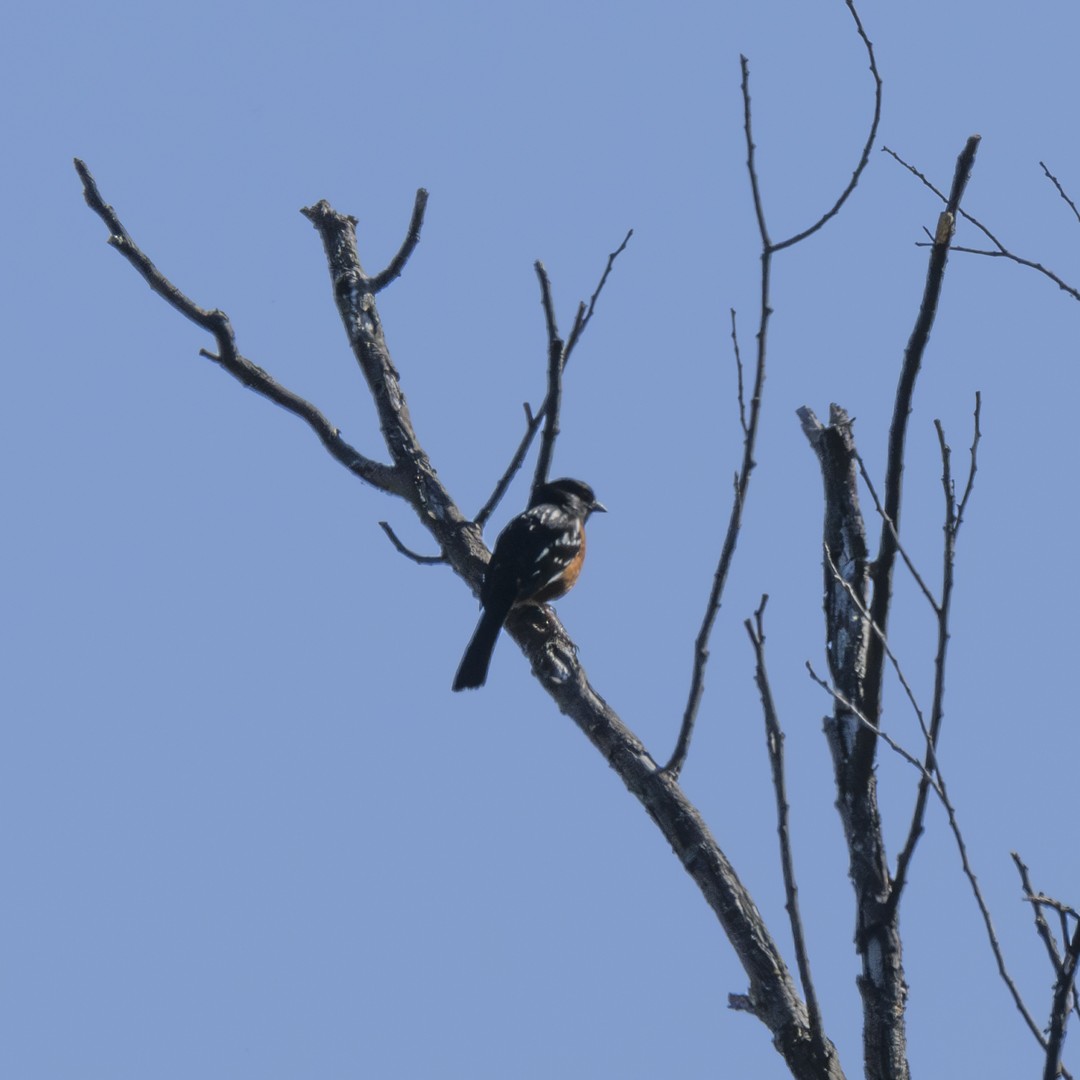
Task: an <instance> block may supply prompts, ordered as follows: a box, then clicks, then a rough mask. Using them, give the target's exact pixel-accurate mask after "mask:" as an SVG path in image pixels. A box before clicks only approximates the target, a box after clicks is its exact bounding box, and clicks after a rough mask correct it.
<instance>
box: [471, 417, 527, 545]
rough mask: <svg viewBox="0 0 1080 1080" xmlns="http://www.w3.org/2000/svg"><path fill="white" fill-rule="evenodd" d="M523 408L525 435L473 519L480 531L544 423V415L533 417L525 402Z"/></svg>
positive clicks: (500, 500) (504, 492)
mask: <svg viewBox="0 0 1080 1080" xmlns="http://www.w3.org/2000/svg"><path fill="white" fill-rule="evenodd" d="M524 407H525V434H524V435H522V437H521V441H520V442H519V443H518V448H517V449H516V450H515V451H514V456H513V457H512V458H511V459H510V464H509V465H508V466H507V468H506V471H505V472H504V473H503V474H502V476H500V477H499V482H498V483H497V484H496V485H495V490H494V491H493V492H492V493H491V494H490V495H489V496H488V499H487V502H485V503H484V505H483V506H482V507H481V508H480V512H479V513H478V514H477V515H476V517H475V518H474V519H473V520H474V521H475V522H476V524H477V525H479V526H480V528H481V529H482V528H483V527H484V526H485V525H486V524H487V520H488V518H489V517H491V515H492V514H493V513H494V511H495V508H496V507H497V506H498V505H499V503H500V502H502V498H503V496H504V495H505V494H506V490H507V488H509V487H510V483H511V481H512V480H513V479H514V477H515V476H516V475H517V472H518V469H520V468H521V465H522V462H523V461H524V460H525V455H526V454H527V453H528V452H529V447H530V446H532V441H533V438H534V437H535V435H536V432H537V431H538V430H539V428H540V425H541V424H542V423H543V422H544V414H543V413H541V414H540V415H538V416H534V415H533V411H532V409H531V408H529V403H528V402H527V401H526V402H524Z"/></svg>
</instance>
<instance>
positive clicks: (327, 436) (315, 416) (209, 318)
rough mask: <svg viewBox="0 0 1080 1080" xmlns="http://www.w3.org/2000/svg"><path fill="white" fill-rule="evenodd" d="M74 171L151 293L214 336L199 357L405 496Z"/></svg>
mask: <svg viewBox="0 0 1080 1080" xmlns="http://www.w3.org/2000/svg"><path fill="white" fill-rule="evenodd" d="M75 171H76V172H77V173H78V174H79V178H80V179H81V180H82V183H83V195H84V197H85V199H86V205H87V206H89V207H90V209H91V210H93V211H94V213H95V214H97V216H98V217H99V218H101V220H102V221H103V222H104V223H105V226H106V228H108V230H109V244H110V245H111V246H112V247H114V248H115V249H116V250H117V251H118V252H119V253H120V254H121V255H123V257H124V258H125V259H127V261H128V262H129V263H131V265H132V266H134V267H135V269H136V270H137V271H138V272H139V273H140V274H141V275H142V277H143V279H144V280H145V281H146V283H147V284H148V285H149V286H150V288H151V289H152V290H153V291H154V292H155V293H156V294H157V295H158V296H160V297H161V298H162V299H163V300H164V301H165V302H166V303H168V304H170V305H172V307H174V308H176V310H177V311H179V312H180V314H181V315H183V316H184V317H185V318H187V319H189V320H190V321H191V322H193V323H195V325H196V326H198V327H201V328H202V329H203V330H205V331H207V333H209V334H212V335H213V336H214V339H215V341H216V342H217V352H216V353H213V352H208V351H206V350H201V351H200V355H201V356H204V357H206V358H207V359H208V360H213V361H214V363H216V364H219V365H220V366H221V367H222V368H224V370H225V371H227V372H228V373H229V374H230V375H232V376H233V378H234V379H237V380H238V381H239V382H241V383H242V384H243V385H244V386H246V387H248V388H249V389H251V390H254V391H255V392H256V393H258V394H261V395H262V396H263V397H265V398H268V399H269V400H270V401H273V402H274V403H275V404H276V405H280V406H281V407H282V408H283V409H286V410H288V411H289V412H291V413H293V414H294V415H295V416H299V417H300V419H301V420H304V421H305V422H306V423H307V424H308V426H309V427H310V428H311V429H312V431H314V432H315V434H316V435H317V436H318V437H319V440H320V441H321V442H322V444H323V446H325V447H326V449H327V451H328V452H329V453H330V455H331V456H332V457H333V458H334V459H335V460H336V461H338V462H339V463H340V464H342V465H344V466H345V468H346V469H348V470H349V471H350V472H351V473H353V474H355V475H356V476H358V477H360V479H362V480H366V481H367V482H368V483H369V484H371V485H373V486H374V487H377V488H378V489H379V490H380V491H386V492H390V493H393V494H401V493H402V492H403V490H404V485H403V483H402V481H401V478H400V477H399V475H398V473H397V471H396V469H394V468H393V467H392V466H390V465H384V464H382V463H380V462H377V461H373V460H372V459H371V458H368V457H366V456H365V455H363V454H361V453H360V451H359V450H357V449H356V448H355V447H352V446H350V445H349V444H348V443H347V442H346V441H345V440H344V439H343V438H342V437H341V431H340V430H339V429H338V428H337V427H336V426H335V425H334V424H332V423H331V422H330V421H329V420H328V419H327V418H326V417H325V416H324V415H323V414H322V413H321V412H320V411H319V410H318V409H317V408H315V406H314V405H312V404H311V402H309V401H305V400H304V399H303V398H302V397H300V396H299V394H295V393H293V392H292V391H291V390H288V389H286V388H285V387H284V386H282V385H281V384H280V383H278V382H276V381H275V380H274V378H273V377H272V376H270V375H269V374H268V373H267V372H266V371H264V370H263V369H262V368H261V367H259V366H258V365H257V364H254V363H252V362H251V361H250V360H249V359H248V358H247V357H246V356H243V355H241V353H240V351H239V349H238V348H237V346H236V337H235V335H234V333H233V328H232V324H231V323H230V321H229V317H228V316H227V315H226V314H225V313H224V312H223V311H218V310H216V309H215V310H213V311H210V310H207V309H206V308H202V307H200V306H199V305H198V304H196V303H195V301H194V300H192V299H190V297H188V296H186V295H185V294H184V293H183V292H181V291H180V290H179V289H178V288H177V287H176V286H175V285H174V284H173V283H172V282H171V281H170V280H169V279H168V278H167V277H166V276H165V275H164V274H163V273H161V271H160V270H158V268H157V267H156V266H155V265H154V264H153V263H152V262H151V261H150V259H149V258H148V257H147V256H146V255H145V254H144V253H143V251H142V249H141V248H139V246H138V245H137V244H136V243H135V241H134V240H132V239H131V235H130V234H129V233H128V231H127V229H125V228H124V226H123V224H122V223H121V221H120V218H119V217H118V216H117V214H116V211H115V210H113V208H112V207H111V206H109V205H108V204H107V203H106V202H105V200H104V199H102V197H101V194H100V192H99V191H98V186H97V182H96V181H95V180H94V177H93V176H92V175H91V173H90V170H89V169H88V168H87V166H86V164H85V162H82V161H80V160H79V159H78V158H76V159H75Z"/></svg>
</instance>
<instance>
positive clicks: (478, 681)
mask: <svg viewBox="0 0 1080 1080" xmlns="http://www.w3.org/2000/svg"><path fill="white" fill-rule="evenodd" d="M505 618H506V614H505V612H499V611H491V610H489V609H487V608H485V609H484V613H483V615H481V616H480V621H479V622H478V623H477V624H476V630H475V631H474V633H473V636H472V640H471V641H470V642H469V645H468V648H466V650H465V655H464V656H463V657H462V658H461V664H460V665H459V666H458V669H457V674H456V675H455V676H454V689H455V690H475V689H476V688H477V687H479V686H483V685H484V680H485V679H487V673H488V665H489V664H490V663H491V654H492V653H493V652H494V651H495V642H496V641H497V640H498V637H499V631H500V630H501V629H502V624H503V619H505Z"/></svg>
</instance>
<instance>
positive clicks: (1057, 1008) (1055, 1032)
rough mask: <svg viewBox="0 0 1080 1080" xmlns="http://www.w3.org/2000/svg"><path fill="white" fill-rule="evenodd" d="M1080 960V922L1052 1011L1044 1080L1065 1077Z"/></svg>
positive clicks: (1065, 960) (1055, 995) (1071, 944)
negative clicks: (1064, 1050) (1063, 1060)
mask: <svg viewBox="0 0 1080 1080" xmlns="http://www.w3.org/2000/svg"><path fill="white" fill-rule="evenodd" d="M1078 960H1080V921H1078V922H1077V923H1076V926H1075V927H1074V929H1073V933H1072V937H1071V938H1070V939H1069V941H1068V946H1067V948H1066V949H1065V956H1064V958H1063V960H1062V962H1061V972H1060V973H1059V975H1058V977H1057V981H1056V982H1055V984H1054V1000H1053V1003H1052V1005H1051V1007H1050V1032H1049V1035H1048V1037H1047V1040H1046V1044H1047V1045H1046V1069H1045V1070H1044V1072H1043V1080H1054V1078H1055V1077H1057V1076H1059V1075H1060V1073H1061V1050H1062V1047H1063V1046H1064V1043H1065V1024H1066V1022H1067V1021H1068V1019H1069V1013H1070V1012H1071V1011H1072V1005H1071V1002H1072V1000H1073V998H1074V997H1075V994H1076V966H1077V961H1078Z"/></svg>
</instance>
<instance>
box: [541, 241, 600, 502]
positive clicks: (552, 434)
mask: <svg viewBox="0 0 1080 1080" xmlns="http://www.w3.org/2000/svg"><path fill="white" fill-rule="evenodd" d="M608 265H609V266H610V262H609V264H608ZM536 276H537V277H538V278H539V279H540V295H541V297H542V299H543V305H544V315H545V316H546V321H547V334H548V362H547V396H546V397H545V398H544V408H543V412H544V430H543V432H542V433H541V435H540V453H539V454H537V455H536V470H535V472H534V473H533V482H532V490H533V493H534V494H535V492H536V490H537V489H538V488H539V487H540V486H541V485H543V484H546V483H547V481H548V473H549V472H550V470H551V458H552V456H553V455H554V453H555V440H556V439H557V438H558V437H559V411H560V409H561V408H562V373H563V367H564V366H565V363H566V361H565V352H564V350H563V341H562V338H561V337H559V327H558V325H557V323H556V321H555V304H554V302H553V300H552V298H551V282H550V280H548V276H547V271H546V270H545V269H544V264H543V263H542V262H540V261H539V260H537V262H536ZM580 310H581V309H580V308H579V309H578V323H580V320H581V313H580Z"/></svg>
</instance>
